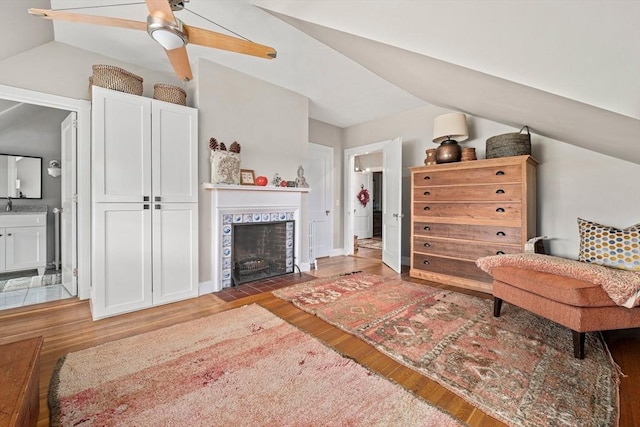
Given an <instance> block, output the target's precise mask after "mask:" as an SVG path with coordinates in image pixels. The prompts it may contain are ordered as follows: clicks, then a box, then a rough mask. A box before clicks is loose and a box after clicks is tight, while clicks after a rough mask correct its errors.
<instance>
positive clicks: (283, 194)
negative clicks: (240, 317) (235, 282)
mask: <svg viewBox="0 0 640 427" xmlns="http://www.w3.org/2000/svg"><path fill="white" fill-rule="evenodd" d="M202 188H203V189H205V190H206V191H207V192H208V193H210V196H211V197H210V212H211V286H212V290H213V292H217V291H220V290H222V289H223V288H226V287H229V286H231V276H230V275H231V270H230V269H231V262H232V261H231V255H232V254H231V249H230V248H231V245H232V242H231V238H232V237H231V233H230V227H231V226H232V225H233V224H234V223H238V222H241V223H246V222H271V221H280V220H283V219H286V220H294V221H295V227H294V228H295V234H294V263H295V265H296V266H297V267H298V268H300V269H301V270H302V271H308V270H309V268H308V263H306V265H302V258H301V253H302V252H301V250H302V244H301V243H302V241H301V235H302V233H301V231H302V227H303V224H302V194H303V193H307V192H309V191H310V189H309V188H298V187H260V186H253V185H225V184H209V183H203V184H202ZM294 272H295V268H294Z"/></svg>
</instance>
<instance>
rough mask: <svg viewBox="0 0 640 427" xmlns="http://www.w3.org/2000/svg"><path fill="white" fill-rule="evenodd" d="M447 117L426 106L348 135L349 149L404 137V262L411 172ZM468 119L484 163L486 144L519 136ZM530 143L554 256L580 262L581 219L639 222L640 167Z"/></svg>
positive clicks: (546, 142)
mask: <svg viewBox="0 0 640 427" xmlns="http://www.w3.org/2000/svg"><path fill="white" fill-rule="evenodd" d="M447 112H449V110H446V109H443V108H439V107H435V106H427V107H421V108H416V109H413V110H409V111H406V112H403V113H400V114H396V115H393V116H390V117H386V118H383V119H380V120H375V121H372V122H368V123H364V124H361V125H358V126H352V127H349V128H346V129H344V134H343V135H344V139H343V143H344V147H345V148H351V147H357V146H361V145H366V144H371V143H375V142H379V141H384V140H387V139H391V138H393V137H395V136H402V141H403V146H402V167H403V170H402V177H403V178H402V185H403V194H402V197H403V211H404V213H405V217H404V220H403V224H402V227H403V245H402V247H403V250H402V254H403V256H408V255H409V239H410V212H411V210H410V206H409V202H410V188H411V183H410V175H409V170H408V168H409V167H411V166H421V165H423V164H424V158H425V150H426V149H427V148H435V147H437V145H436V144H434V143H433V142H431V137H432V132H433V119H434V118H435V117H437V116H438V115H440V114H444V113H447ZM467 119H468V123H469V132H470V137H469V139H468V140H467V141H465V142H464V143H463V144H462V145H463V147H475V148H476V154H477V156H478V158H479V159H482V158H484V154H485V141H486V139H487V138H489V137H491V136H494V135H498V134H502V133H507V132H517V131H519V129H514V128H511V127H508V126H504V125H501V124H499V123H495V122H492V121H489V120H484V119H480V118H477V117H470V116H468V117H467ZM531 140H532V155H533V157H534V158H535V159H536V160H538V162H540V166H539V167H538V203H537V206H538V215H537V220H538V234H539V235H546V236H549V237H550V239H551V240H549V241H548V242H547V248H548V250H549V252H551V253H552V254H553V255H557V256H562V257H567V258H574V259H575V258H577V256H578V245H579V239H578V228H577V224H576V218H577V217H581V218H584V219H588V220H592V221H596V222H600V223H603V224H608V225H612V226H616V227H621V228H622V227H627V226H630V225H633V224H636V223H638V222H639V220H640V165H637V164H634V163H630V162H626V161H624V160H619V159H615V158H613V157H609V156H605V155H602V154H598V153H594V152H592V151H588V150H585V149H581V148H578V147H575V146H573V145H569V144H566V143H563V142H561V141H556V140H552V139H549V138H543V137H540V136H537V135H535V134H534V135H532V138H531ZM603 143H605V142H603ZM611 143H615V141H612V142H611Z"/></svg>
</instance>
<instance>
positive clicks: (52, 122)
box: [0, 85, 90, 309]
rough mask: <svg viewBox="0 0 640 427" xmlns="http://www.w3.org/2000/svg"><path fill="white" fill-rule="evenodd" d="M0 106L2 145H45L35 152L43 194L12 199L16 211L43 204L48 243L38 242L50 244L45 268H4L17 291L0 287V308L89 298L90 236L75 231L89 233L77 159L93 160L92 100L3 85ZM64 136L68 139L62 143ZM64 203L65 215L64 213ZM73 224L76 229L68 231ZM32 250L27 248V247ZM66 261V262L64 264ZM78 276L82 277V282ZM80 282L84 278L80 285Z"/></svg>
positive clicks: (5, 280)
mask: <svg viewBox="0 0 640 427" xmlns="http://www.w3.org/2000/svg"><path fill="white" fill-rule="evenodd" d="M0 110H1V111H2V113H1V114H2V118H3V120H2V121H1V122H2V124H3V126H5V125H6V126H7V128H8V130H7V129H5V130H6V132H4V133H2V134H0V138H1V139H2V141H1V147H2V150H0V151H12V152H16V150H20V151H21V152H22V151H25V150H27V151H29V150H32V151H33V152H34V153H35V152H36V151H38V150H40V151H42V152H41V153H39V154H37V153H36V154H37V156H36V154H33V155H34V156H36V157H39V158H40V159H42V166H41V168H40V172H41V175H42V177H41V186H42V195H41V197H37V198H33V199H31V200H29V199H27V198H19V200H14V201H12V203H11V205H12V209H15V211H14V215H15V214H16V213H17V212H20V211H29V210H30V209H31V210H34V209H38V208H39V209H42V208H44V209H45V211H44V212H45V218H46V219H44V220H42V222H43V226H44V225H45V224H46V231H40V230H38V233H40V234H43V235H45V236H46V244H41V243H38V244H40V245H41V246H46V249H45V250H44V251H43V255H42V256H40V258H41V259H44V262H41V261H38V262H39V263H40V262H41V263H42V265H43V267H42V268H39V269H40V270H44V274H41V271H38V269H33V270H30V269H27V268H26V267H28V265H25V266H18V267H20V268H18V267H16V268H9V269H7V268H5V269H4V270H5V271H3V272H1V274H0V276H1V277H0V282H2V283H1V284H2V285H3V286H2V288H3V290H7V291H18V292H15V293H14V294H11V295H9V293H5V292H1V293H0V309H1V308H13V307H20V306H23V305H31V304H36V303H41V302H47V301H51V300H55V299H59V298H62V297H69V296H75V295H77V296H79V297H80V298H82V299H85V298H88V296H89V290H90V281H89V280H88V278H89V277H90V264H89V255H88V254H89V253H88V252H86V255H83V254H82V249H83V248H84V247H85V245H88V244H90V239H88V238H86V242H83V241H82V240H84V239H79V238H78V235H77V233H76V231H78V229H79V230H80V232H81V234H80V235H84V236H86V237H88V236H89V233H88V230H90V228H89V222H88V219H89V218H88V212H89V211H88V210H85V209H84V206H85V205H86V203H88V202H89V200H90V198H89V194H90V192H89V180H88V176H87V174H85V173H84V172H82V171H81V173H80V176H79V179H78V177H77V172H78V170H77V165H78V163H79V161H80V160H79V158H80V157H82V159H84V160H83V164H87V165H88V164H89V162H88V159H89V157H90V151H89V148H90V146H89V144H88V141H89V138H90V121H89V114H90V102H88V101H82V100H75V99H70V98H64V97H59V96H55V95H49V94H44V93H39V92H34V91H30V90H25V89H20V88H13V87H10V86H4V85H0ZM25 111H29V113H25ZM11 116H13V117H11ZM36 116H37V117H38V118H35V117H36ZM5 119H7V120H5ZM45 123H47V124H48V125H47V126H48V127H47V128H46V129H45V128H42V126H44V124H45ZM71 134H72V135H71ZM70 136H73V138H70ZM76 137H77V140H76ZM45 139H48V140H50V141H49V143H48V144H45V143H44V140H45ZM65 141H66V142H67V143H68V144H67V145H65V144H64V142H65ZM16 144H17V145H16ZM77 146H80V147H81V149H80V151H81V154H80V156H78V153H77V151H76V147H77ZM18 154H20V153H18ZM87 173H88V171H87ZM77 182H80V187H81V188H80V189H78V188H76V186H75V183H77ZM70 183H74V185H70ZM20 185H22V183H21V184H20ZM65 200H66V201H67V203H66V204H65ZM1 202H3V203H2V207H3V208H4V209H3V210H4V211H5V212H6V209H7V208H6V207H5V204H9V203H8V198H6V197H5V198H3V200H2V201H1ZM69 202H71V203H69ZM78 205H79V206H81V207H82V212H81V215H80V217H77V216H76V215H75V212H77V209H76V208H77V206H78ZM63 208H65V209H64V210H65V212H64V214H66V216H65V215H63V213H62V212H63ZM71 212H73V213H74V215H73V219H71V218H70V214H71ZM72 230H73V233H71V232H70V231H72ZM14 237H15V236H14ZM63 240H64V241H63ZM70 240H72V241H70ZM32 242H35V239H34V240H33V241H32ZM25 247H27V246H21V248H22V249H21V250H24V249H25ZM79 248H80V251H79V250H78V249H79ZM28 252H29V251H26V250H25V253H27V254H28ZM23 267H24V268H23ZM63 267H67V268H66V270H65V269H64V268H63ZM9 270H11V271H9ZM63 271H66V276H67V277H66V283H65V284H64V285H63V284H62V283H61V282H62V281H63V277H64V276H65V274H63ZM80 279H84V280H83V281H82V282H81V281H80ZM78 283H81V286H80V287H78ZM7 285H8V287H7ZM43 285H44V286H43ZM51 285H59V286H55V287H54V286H51ZM36 288H41V289H36ZM56 289H57V290H56Z"/></svg>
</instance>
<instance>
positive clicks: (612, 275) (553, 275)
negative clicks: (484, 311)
mask: <svg viewBox="0 0 640 427" xmlns="http://www.w3.org/2000/svg"><path fill="white" fill-rule="evenodd" d="M476 264H477V265H478V267H480V268H481V269H482V270H483V271H485V272H487V273H489V274H490V275H491V276H492V277H493V296H494V306H493V307H494V308H493V315H494V316H496V317H499V316H500V310H501V307H502V302H503V301H506V302H508V303H510V304H513V305H516V306H518V307H521V308H524V309H525V310H528V311H530V312H532V313H535V314H537V315H539V316H542V317H544V318H547V319H549V320H551V321H554V322H556V323H559V324H560V325H563V326H566V327H567V328H569V329H571V331H572V332H573V352H574V355H575V357H577V358H579V359H583V358H584V340H585V333H586V332H595V331H605V330H612V329H628V328H636V327H640V272H638V271H627V270H623V269H618V268H609V267H604V266H601V265H595V264H591V263H587V262H580V261H575V260H570V259H565V258H558V257H554V256H549V255H540V254H530V253H525V254H508V255H499V256H488V257H483V258H479V259H478V260H477V261H476Z"/></svg>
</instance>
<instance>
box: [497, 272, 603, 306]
mask: <svg viewBox="0 0 640 427" xmlns="http://www.w3.org/2000/svg"><path fill="white" fill-rule="evenodd" d="M491 275H492V276H493V278H494V279H496V280H499V281H501V282H504V283H508V284H509V285H511V286H515V287H517V288H519V289H522V290H524V291H527V292H531V293H533V294H536V295H540V296H542V297H544V298H547V299H550V300H553V301H558V302H560V303H563V304H568V305H572V306H576V307H609V306H615V305H616V304H615V303H614V302H613V301H612V300H611V298H609V296H608V295H607V293H606V292H605V291H604V290H603V289H602V287H600V286H599V285H594V284H593V283H590V282H585V281H583V280H577V279H572V278H569V277H563V276H558V275H555V274H549V273H542V272H539V271H533V270H526V269H521V268H515V267H494V268H493V270H492V271H491Z"/></svg>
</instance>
